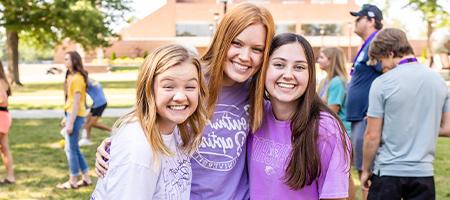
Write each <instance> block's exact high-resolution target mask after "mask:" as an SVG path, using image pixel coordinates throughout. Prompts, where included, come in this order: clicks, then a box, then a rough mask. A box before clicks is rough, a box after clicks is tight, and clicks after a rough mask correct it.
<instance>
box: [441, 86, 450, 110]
mask: <svg viewBox="0 0 450 200" xmlns="http://www.w3.org/2000/svg"><path fill="white" fill-rule="evenodd" d="M442 112H443V113H446V112H450V89H449V90H447V96H446V98H445V103H444V108H443V110H442Z"/></svg>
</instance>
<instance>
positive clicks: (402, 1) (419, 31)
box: [117, 0, 450, 38]
mask: <svg viewBox="0 0 450 200" xmlns="http://www.w3.org/2000/svg"><path fill="white" fill-rule="evenodd" d="M355 1H356V3H357V4H358V5H362V4H364V3H371V4H375V5H377V6H378V7H379V8H381V9H382V8H384V7H385V2H386V0H355ZM389 2H390V4H391V5H390V9H389V10H388V11H387V12H388V13H387V16H385V23H388V24H390V23H394V22H393V21H394V20H397V21H400V22H401V24H403V25H404V27H403V28H405V29H406V32H407V33H408V36H409V37H410V38H420V37H424V30H425V23H424V20H423V19H422V15H421V14H420V12H418V11H415V10H413V9H412V8H409V7H407V8H403V7H404V6H405V5H406V4H407V3H408V1H407V0H395V1H394V0H392V1H389ZM438 2H440V3H441V5H442V6H445V7H446V8H447V10H450V4H448V5H446V4H444V2H448V0H438ZM165 3H166V0H133V2H132V3H131V7H132V8H133V9H134V10H135V11H134V12H133V13H132V15H131V16H134V17H136V18H138V19H142V18H144V17H145V16H147V15H149V14H150V13H151V12H153V11H155V10H157V9H159V8H160V7H161V6H163V5H164V4H165ZM124 26H126V24H121V25H118V27H117V28H118V29H120V28H122V27H124Z"/></svg>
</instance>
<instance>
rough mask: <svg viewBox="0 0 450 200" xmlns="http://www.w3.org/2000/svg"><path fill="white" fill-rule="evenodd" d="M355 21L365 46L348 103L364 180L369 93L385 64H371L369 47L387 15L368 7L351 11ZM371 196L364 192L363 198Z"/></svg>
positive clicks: (357, 162)
mask: <svg viewBox="0 0 450 200" xmlns="http://www.w3.org/2000/svg"><path fill="white" fill-rule="evenodd" d="M350 14H351V15H352V16H355V17H357V18H356V20H355V33H356V34H357V35H358V36H359V37H361V39H363V40H364V44H363V45H362V47H361V49H359V51H358V54H357V55H356V57H355V59H354V61H353V65H352V69H351V71H350V75H351V80H350V83H349V84H348V92H347V101H346V103H345V108H346V113H345V117H346V119H347V121H349V122H350V123H351V131H350V132H351V140H352V146H353V160H354V165H355V168H356V170H357V171H358V175H359V176H360V177H361V170H362V155H363V143H364V131H365V130H366V126H367V119H366V114H367V107H368V104H369V103H368V101H369V90H370V85H371V84H372V81H373V80H374V79H375V78H377V77H378V76H379V75H380V74H381V65H380V64H379V63H378V64H375V65H368V64H367V61H368V60H369V56H368V52H369V44H370V42H371V41H372V39H373V38H374V37H375V35H376V34H377V32H378V30H380V29H382V28H383V24H382V23H381V21H382V20H383V14H382V13H381V11H380V9H379V8H378V7H376V6H374V5H371V4H364V5H363V6H362V8H361V10H360V11H358V12H350ZM366 195H367V194H365V193H363V198H364V199H365V196H366Z"/></svg>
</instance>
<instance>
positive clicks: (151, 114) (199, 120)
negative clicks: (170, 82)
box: [114, 44, 207, 159]
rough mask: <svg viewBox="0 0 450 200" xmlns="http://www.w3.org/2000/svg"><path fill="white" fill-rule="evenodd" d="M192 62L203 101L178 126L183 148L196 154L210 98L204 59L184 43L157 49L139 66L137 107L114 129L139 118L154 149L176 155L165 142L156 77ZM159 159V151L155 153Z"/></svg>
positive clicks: (116, 124) (200, 100)
mask: <svg viewBox="0 0 450 200" xmlns="http://www.w3.org/2000/svg"><path fill="white" fill-rule="evenodd" d="M184 62H189V63H192V64H193V65H195V67H196V69H197V73H198V78H199V79H198V80H199V97H198V98H199V99H198V100H199V104H198V106H197V108H196V109H195V111H194V113H193V114H192V115H191V116H189V117H188V119H187V120H186V121H184V122H183V123H182V124H179V125H178V128H179V130H180V135H181V140H182V142H183V144H182V149H183V150H184V151H185V152H186V153H189V154H191V153H193V152H194V151H195V150H197V147H198V145H199V144H200V142H201V137H202V130H203V127H204V126H205V124H206V120H207V113H206V107H205V104H204V103H203V102H204V101H205V99H206V97H207V88H206V85H205V80H204V78H203V75H202V71H201V66H200V61H199V60H198V59H197V58H196V57H195V56H194V55H193V54H192V53H191V52H189V51H188V50H186V49H185V48H184V47H183V46H181V45H174V44H172V45H166V46H162V47H159V48H157V49H156V50H155V51H153V52H152V53H151V54H150V55H149V56H147V57H146V58H145V60H144V63H143V64H142V65H141V68H140V69H139V75H138V79H137V82H136V104H135V105H134V108H133V110H132V111H131V112H130V113H128V114H126V115H125V116H123V117H121V118H120V119H119V120H118V121H117V122H116V123H115V124H114V128H115V129H116V128H118V127H121V126H122V125H124V124H126V123H128V122H132V121H135V120H137V121H139V124H140V125H141V127H142V128H143V130H144V133H145V136H146V138H147V140H148V142H149V144H150V146H151V148H152V150H153V151H154V152H158V153H162V154H164V155H172V154H173V152H171V151H170V150H169V148H168V147H167V146H166V145H164V142H163V139H162V136H161V133H160V132H159V124H158V121H157V118H158V114H157V108H156V103H155V95H157V94H155V93H154V89H153V86H154V79H155V77H156V76H157V75H158V74H161V73H163V72H165V71H166V70H168V69H169V68H171V67H173V66H176V65H179V64H181V63H184ZM155 159H157V154H155Z"/></svg>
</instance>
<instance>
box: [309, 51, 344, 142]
mask: <svg viewBox="0 0 450 200" xmlns="http://www.w3.org/2000/svg"><path fill="white" fill-rule="evenodd" d="M317 62H318V63H319V66H320V68H321V69H322V70H324V71H325V72H326V73H327V76H326V77H325V78H324V79H323V80H322V81H320V83H319V88H318V93H319V97H320V98H321V99H322V101H323V102H324V103H325V104H327V105H328V107H329V108H330V109H331V110H332V111H333V112H334V113H336V114H337V115H338V116H339V118H340V119H341V120H342V122H343V124H344V126H345V129H346V130H347V134H348V135H349V136H350V135H351V132H350V122H348V121H347V120H346V118H345V111H346V109H345V100H346V97H347V82H348V74H347V69H346V68H345V58H344V52H342V50H341V49H340V48H337V47H327V48H323V49H321V50H320V54H319V57H318V58H317Z"/></svg>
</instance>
